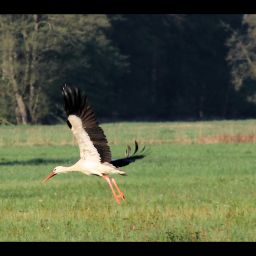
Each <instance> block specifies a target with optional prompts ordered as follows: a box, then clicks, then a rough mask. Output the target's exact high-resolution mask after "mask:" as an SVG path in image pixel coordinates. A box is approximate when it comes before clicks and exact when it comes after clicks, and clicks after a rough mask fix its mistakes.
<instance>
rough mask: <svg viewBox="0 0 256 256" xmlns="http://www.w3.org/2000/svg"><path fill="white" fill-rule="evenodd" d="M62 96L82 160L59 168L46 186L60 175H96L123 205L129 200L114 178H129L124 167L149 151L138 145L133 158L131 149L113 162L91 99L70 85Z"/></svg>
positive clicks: (54, 170)
mask: <svg viewBox="0 0 256 256" xmlns="http://www.w3.org/2000/svg"><path fill="white" fill-rule="evenodd" d="M62 94H63V97H64V108H65V112H66V115H67V124H68V126H69V128H70V129H71V131H72V133H73V135H74V137H75V139H76V142H77V144H78V146H79V149H80V159H79V160H78V161H77V162H76V163H75V164H74V165H72V166H68V167H65V166H57V167H55V168H54V169H53V171H52V172H50V174H49V175H48V176H47V177H46V178H45V179H44V180H43V181H44V182H46V181H48V180H49V179H50V178H52V177H54V176H55V175H57V174H60V173H68V172H75V171H77V172H82V173H84V174H86V175H96V176H98V177H102V178H103V179H104V180H105V181H106V182H107V183H108V185H109V187H110V189H111V191H112V194H113V196H114V198H115V200H116V202H117V203H118V204H120V203H121V200H124V199H125V195H124V193H123V192H122V191H121V190H120V188H119V186H118V185H117V183H116V180H115V179H114V178H113V177H111V176H110V175H112V174H120V175H126V173H125V172H124V171H123V170H121V169H120V167H123V166H126V165H128V164H130V163H132V162H134V161H136V160H137V159H142V158H144V157H145V154H144V153H145V147H144V148H142V149H141V150H140V151H139V150H138V149H139V146H138V143H137V141H135V149H134V152H133V153H132V154H131V147H130V146H129V145H128V147H127V149H126V155H125V157H124V158H120V159H116V160H112V156H111V151H110V148H109V145H108V141H107V138H106V136H105V134H104V131H103V129H102V128H101V127H100V126H99V123H98V121H97V119H96V117H95V114H94V112H93V110H92V108H91V106H90V105H89V103H88V99H87V96H86V95H84V94H83V93H82V92H81V91H80V90H79V89H78V88H77V87H72V86H67V85H64V86H63V87H62Z"/></svg>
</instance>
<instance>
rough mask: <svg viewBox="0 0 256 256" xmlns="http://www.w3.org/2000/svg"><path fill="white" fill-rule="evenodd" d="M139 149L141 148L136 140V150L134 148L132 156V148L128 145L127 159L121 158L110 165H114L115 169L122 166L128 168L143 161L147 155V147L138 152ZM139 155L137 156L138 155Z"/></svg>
mask: <svg viewBox="0 0 256 256" xmlns="http://www.w3.org/2000/svg"><path fill="white" fill-rule="evenodd" d="M138 149H139V146H138V143H137V141H136V140H135V148H134V152H133V153H132V155H130V154H131V147H130V146H129V145H128V146H127V149H126V157H124V158H119V159H116V160H112V161H111V162H110V163H111V164H112V165H114V166H115V167H122V166H126V165H128V164H130V163H132V162H134V161H136V160H138V159H142V158H144V157H145V156H146V155H145V154H144V153H145V146H144V147H143V148H142V149H141V150H140V151H138ZM136 153H137V154H136Z"/></svg>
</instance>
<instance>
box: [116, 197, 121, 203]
mask: <svg viewBox="0 0 256 256" xmlns="http://www.w3.org/2000/svg"><path fill="white" fill-rule="evenodd" d="M115 199H116V202H117V203H118V204H121V200H120V198H119V196H115Z"/></svg>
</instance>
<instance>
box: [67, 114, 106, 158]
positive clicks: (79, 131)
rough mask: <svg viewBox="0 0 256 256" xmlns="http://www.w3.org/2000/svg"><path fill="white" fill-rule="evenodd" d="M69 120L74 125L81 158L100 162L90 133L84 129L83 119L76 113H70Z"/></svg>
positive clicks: (73, 129)
mask: <svg viewBox="0 0 256 256" xmlns="http://www.w3.org/2000/svg"><path fill="white" fill-rule="evenodd" d="M68 121H69V122H70V123H71V125H72V128H71V131H72V132H73V134H74V137H75V138H76V141H77V143H78V146H79V149H80V158H81V159H84V160H88V161H93V162H100V160H101V158H100V155H99V153H98V151H97V149H96V148H95V147H94V145H93V143H92V141H91V140H90V137H89V135H88V133H87V132H86V131H85V130H84V128H83V125H82V120H81V119H80V118H79V117H77V116H75V115H69V116H68Z"/></svg>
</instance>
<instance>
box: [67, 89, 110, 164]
mask: <svg viewBox="0 0 256 256" xmlns="http://www.w3.org/2000/svg"><path fill="white" fill-rule="evenodd" d="M62 94H63V97H64V108H65V111H66V114H67V117H68V116H69V115H76V116H78V117H79V118H81V120H82V124H83V128H84V130H85V131H86V132H87V134H88V135H89V137H90V139H91V141H92V143H93V145H94V147H95V148H96V149H97V151H98V152H99V155H100V157H101V162H110V161H111V151H110V148H109V146H108V141H107V139H106V136H105V134H104V132H103V130H102V128H101V127H100V126H99V124H98V121H97V120H96V117H95V114H94V112H93V110H92V108H91V106H90V105H89V104H88V100H87V97H86V96H85V95H82V94H81V92H80V90H79V89H78V88H77V87H70V86H67V85H64V86H63V87H62ZM67 124H68V126H69V128H72V126H71V124H70V122H69V121H68V120H67Z"/></svg>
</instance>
